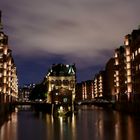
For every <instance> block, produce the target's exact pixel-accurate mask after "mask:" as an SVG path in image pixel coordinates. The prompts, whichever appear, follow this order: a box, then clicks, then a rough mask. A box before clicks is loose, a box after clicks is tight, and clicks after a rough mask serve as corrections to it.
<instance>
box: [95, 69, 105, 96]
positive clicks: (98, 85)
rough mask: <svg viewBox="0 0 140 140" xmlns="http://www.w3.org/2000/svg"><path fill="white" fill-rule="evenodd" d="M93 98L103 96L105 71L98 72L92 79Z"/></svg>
mask: <svg viewBox="0 0 140 140" xmlns="http://www.w3.org/2000/svg"><path fill="white" fill-rule="evenodd" d="M93 87H94V98H98V97H100V98H101V97H103V96H104V95H105V71H100V72H99V73H98V74H96V75H95V77H94V86H93Z"/></svg>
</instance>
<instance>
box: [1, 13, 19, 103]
mask: <svg viewBox="0 0 140 140" xmlns="http://www.w3.org/2000/svg"><path fill="white" fill-rule="evenodd" d="M17 98H18V79H17V69H16V66H15V63H14V59H13V57H12V51H11V50H10V49H9V46H8V36H7V35H5V33H4V32H3V27H2V22H1V11H0V103H7V102H11V101H15V100H17Z"/></svg>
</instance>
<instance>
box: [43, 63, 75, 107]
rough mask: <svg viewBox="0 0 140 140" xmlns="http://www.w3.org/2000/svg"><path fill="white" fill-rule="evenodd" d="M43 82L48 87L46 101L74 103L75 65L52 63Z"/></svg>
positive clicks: (59, 103)
mask: <svg viewBox="0 0 140 140" xmlns="http://www.w3.org/2000/svg"><path fill="white" fill-rule="evenodd" d="M45 82H46V83H47V88H48V96H47V102H48V103H53V104H55V105H70V104H71V105H73V104H74V101H75V86H76V67H75V65H64V64H53V65H52V67H51V68H50V70H49V71H48V74H47V75H46V78H45ZM67 107H68V106H67Z"/></svg>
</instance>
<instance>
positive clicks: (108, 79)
mask: <svg viewBox="0 0 140 140" xmlns="http://www.w3.org/2000/svg"><path fill="white" fill-rule="evenodd" d="M114 63H115V59H114V58H110V59H109V60H108V62H107V63H106V66H105V84H106V86H105V89H106V90H105V94H104V97H105V98H107V99H112V100H115V87H114V75H115V71H114Z"/></svg>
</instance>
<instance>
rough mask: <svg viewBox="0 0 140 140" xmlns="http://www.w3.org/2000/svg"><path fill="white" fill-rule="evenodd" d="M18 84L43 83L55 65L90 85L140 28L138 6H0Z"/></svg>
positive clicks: (24, 1)
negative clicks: (73, 70) (67, 67)
mask: <svg viewBox="0 0 140 140" xmlns="http://www.w3.org/2000/svg"><path fill="white" fill-rule="evenodd" d="M0 10H1V11H2V23H3V25H4V32H5V33H6V34H7V35H8V36H9V46H10V48H11V49H12V51H13V57H14V60H15V63H16V66H17V71H18V78H19V84H20V85H23V84H28V83H37V82H40V81H42V80H43V77H44V76H45V75H46V73H47V71H48V68H49V67H51V65H52V64H53V63H54V64H55V63H64V64H73V63H75V64H76V67H77V80H78V82H80V81H84V80H88V79H92V78H93V77H94V74H95V73H97V72H98V71H99V70H102V69H103V68H104V66H105V63H106V62H107V61H108V59H109V58H110V57H112V56H113V54H114V49H115V48H118V47H119V46H120V45H123V42H124V36H125V35H126V34H129V33H131V31H132V30H133V29H137V28H138V25H139V24H140V0H12V1H11V0H1V1H0Z"/></svg>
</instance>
